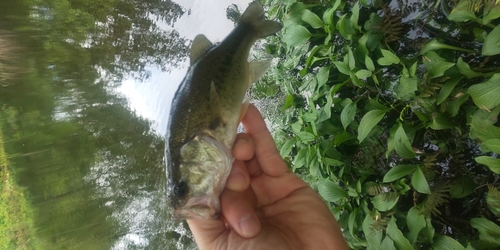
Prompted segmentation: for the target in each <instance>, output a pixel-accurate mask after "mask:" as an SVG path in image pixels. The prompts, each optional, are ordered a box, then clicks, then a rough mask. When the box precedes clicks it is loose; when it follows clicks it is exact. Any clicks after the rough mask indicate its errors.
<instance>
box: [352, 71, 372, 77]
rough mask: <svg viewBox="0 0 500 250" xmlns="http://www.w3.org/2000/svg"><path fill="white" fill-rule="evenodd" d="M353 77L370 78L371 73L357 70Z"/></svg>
mask: <svg viewBox="0 0 500 250" xmlns="http://www.w3.org/2000/svg"><path fill="white" fill-rule="evenodd" d="M355 75H356V76H357V77H358V78H359V79H366V78H368V77H370V76H372V72H371V71H369V70H366V69H360V70H358V71H357V72H356V73H355Z"/></svg>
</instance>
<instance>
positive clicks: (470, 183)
mask: <svg viewBox="0 0 500 250" xmlns="http://www.w3.org/2000/svg"><path fill="white" fill-rule="evenodd" d="M475 188H476V183H475V182H474V180H473V179H472V178H471V177H470V176H468V175H463V176H460V177H459V178H458V179H457V180H455V181H454V182H453V183H452V185H451V186H450V196H451V197H452V198H455V199H460V198H463V197H465V196H467V195H470V194H472V193H473V192H474V189H475Z"/></svg>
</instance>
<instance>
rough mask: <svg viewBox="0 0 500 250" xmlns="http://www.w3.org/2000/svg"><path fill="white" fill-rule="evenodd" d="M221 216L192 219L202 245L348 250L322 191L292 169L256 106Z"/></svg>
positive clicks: (236, 150) (237, 151)
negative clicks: (281, 154) (306, 181)
mask: <svg viewBox="0 0 500 250" xmlns="http://www.w3.org/2000/svg"><path fill="white" fill-rule="evenodd" d="M242 123H243V126H244V127H245V130H246V134H238V136H237V139H236V143H235V145H234V147H233V156H234V158H235V162H234V164H233V168H232V170H231V174H230V176H229V178H228V180H227V183H226V189H225V190H224V192H223V193H222V194H221V197H220V202H221V213H222V216H221V218H220V219H217V220H188V221H187V222H188V224H189V227H190V229H191V231H192V232H193V235H194V238H195V240H196V243H197V244H198V247H199V248H200V249H273V250H274V249H348V247H347V244H346V242H345V240H344V238H343V236H342V233H341V231H340V227H339V226H338V224H337V222H336V220H335V218H334V217H333V215H332V214H331V212H330V211H329V210H328V208H327V206H326V205H325V204H324V202H323V200H322V199H321V198H320V197H319V196H318V194H317V193H316V192H315V191H314V190H313V189H312V188H311V187H309V186H308V185H307V184H306V183H305V182H304V181H302V180H301V179H300V178H299V177H297V176H296V175H295V174H293V173H292V172H290V170H289V169H288V167H287V165H286V163H285V162H284V160H283V158H282V157H281V156H280V154H279V152H278V150H277V149H276V146H275V144H274V141H273V139H272V137H271V135H270V133H269V131H268V129H267V127H266V124H265V123H264V120H263V119H262V116H261V115H260V113H259V111H258V110H257V108H255V107H254V106H252V105H250V106H249V108H248V111H247V113H246V115H245V117H244V118H243V121H242Z"/></svg>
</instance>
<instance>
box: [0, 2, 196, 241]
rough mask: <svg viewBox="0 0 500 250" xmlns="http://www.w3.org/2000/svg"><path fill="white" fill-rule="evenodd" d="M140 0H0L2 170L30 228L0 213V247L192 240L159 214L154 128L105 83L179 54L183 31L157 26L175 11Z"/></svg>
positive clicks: (161, 185)
mask: <svg viewBox="0 0 500 250" xmlns="http://www.w3.org/2000/svg"><path fill="white" fill-rule="evenodd" d="M140 3H146V2H143V1H92V0H90V1H87V0H83V1H51V0H41V1H1V3H0V122H1V126H0V127H1V128H2V132H3V144H4V146H5V152H6V155H7V159H8V162H9V163H8V165H6V166H2V169H1V171H3V172H5V173H7V172H8V173H9V178H10V177H12V179H9V180H8V181H14V182H17V184H18V185H19V187H20V188H21V190H22V191H23V195H24V197H27V201H28V204H29V207H28V209H27V211H28V212H30V213H31V217H32V219H33V221H32V224H33V225H31V231H30V230H28V229H26V228H30V225H29V223H28V224H26V223H25V224H24V225H25V227H24V229H22V230H21V229H19V230H17V229H14V228H9V227H10V225H11V224H7V223H12V225H14V223H15V220H19V221H21V222H22V220H24V219H25V218H22V216H23V214H22V213H14V214H11V215H10V217H9V216H7V215H6V217H9V220H7V219H5V218H2V219H5V220H3V221H2V222H0V223H4V224H5V225H3V226H5V227H6V228H8V229H7V232H6V234H7V235H8V236H9V237H11V238H12V239H13V240H11V242H3V243H2V244H3V245H2V246H4V247H7V248H14V249H146V248H147V249H180V248H190V247H192V246H193V243H192V241H191V239H190V238H189V237H188V236H183V235H185V234H186V232H185V229H184V227H183V225H182V224H178V223H177V224H176V223H174V222H171V221H170V218H169V215H168V213H167V209H168V208H167V205H166V201H165V173H164V162H163V157H164V141H163V138H162V137H160V136H159V135H158V134H157V133H154V132H153V131H152V130H151V122H149V121H147V120H145V119H143V118H141V117H139V116H138V115H137V114H135V113H134V112H133V111H131V110H130V108H129V107H128V105H127V101H126V99H125V98H124V97H123V96H121V95H119V94H117V92H116V91H113V89H114V87H115V86H117V85H118V84H119V83H120V81H121V80H122V79H123V78H124V77H125V76H130V75H132V76H133V77H136V78H138V79H144V77H145V76H146V75H147V74H148V71H147V68H148V67H154V66H157V67H159V68H164V69H170V68H174V67H176V66H177V65H178V64H179V63H180V62H182V61H183V60H184V59H185V57H186V55H187V44H188V40H186V39H184V38H181V37H180V36H179V35H178V33H177V32H176V31H173V30H172V31H163V30H161V29H159V28H158V27H157V23H158V22H162V23H165V24H172V23H173V22H174V21H175V20H177V19H178V18H179V17H180V16H181V15H182V14H183V10H182V9H181V8H180V7H179V6H178V5H176V4H174V3H172V2H170V1H166V2H157V1H148V2H147V3H148V4H140ZM151 13H154V15H151ZM2 176H3V177H4V178H7V177H6V176H5V175H2ZM2 180H3V179H2ZM4 184H5V185H2V186H0V187H3V186H4V187H7V186H8V184H7V181H6V183H4ZM9 185H10V184H9ZM9 187H10V186H9ZM3 192H8V190H6V189H5V190H3ZM2 197H4V196H2ZM5 197H7V196H5ZM9 202H10V203H9ZM2 204H3V203H2ZM5 204H9V205H8V206H11V207H10V208H13V207H17V201H16V200H13V201H6V203H5ZM10 208H8V207H5V206H4V207H1V208H0V211H3V210H5V211H11V210H12V209H10ZM9 209H10V210H9ZM6 214H8V213H6ZM1 216H2V215H0V217H1ZM21 224H22V223H21ZM16 225H17V224H16ZM15 241H20V242H21V243H15ZM0 248H2V247H0Z"/></svg>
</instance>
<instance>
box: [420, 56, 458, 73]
mask: <svg viewBox="0 0 500 250" xmlns="http://www.w3.org/2000/svg"><path fill="white" fill-rule="evenodd" d="M422 62H423V63H424V65H425V68H427V70H428V71H429V76H430V78H436V77H440V76H442V75H444V72H445V71H446V70H448V69H449V68H451V67H453V66H454V65H455V64H454V63H450V62H447V61H446V60H445V59H444V58H442V57H440V56H439V55H438V54H436V52H434V51H429V52H427V53H426V54H425V55H424V56H423V57H422Z"/></svg>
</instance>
